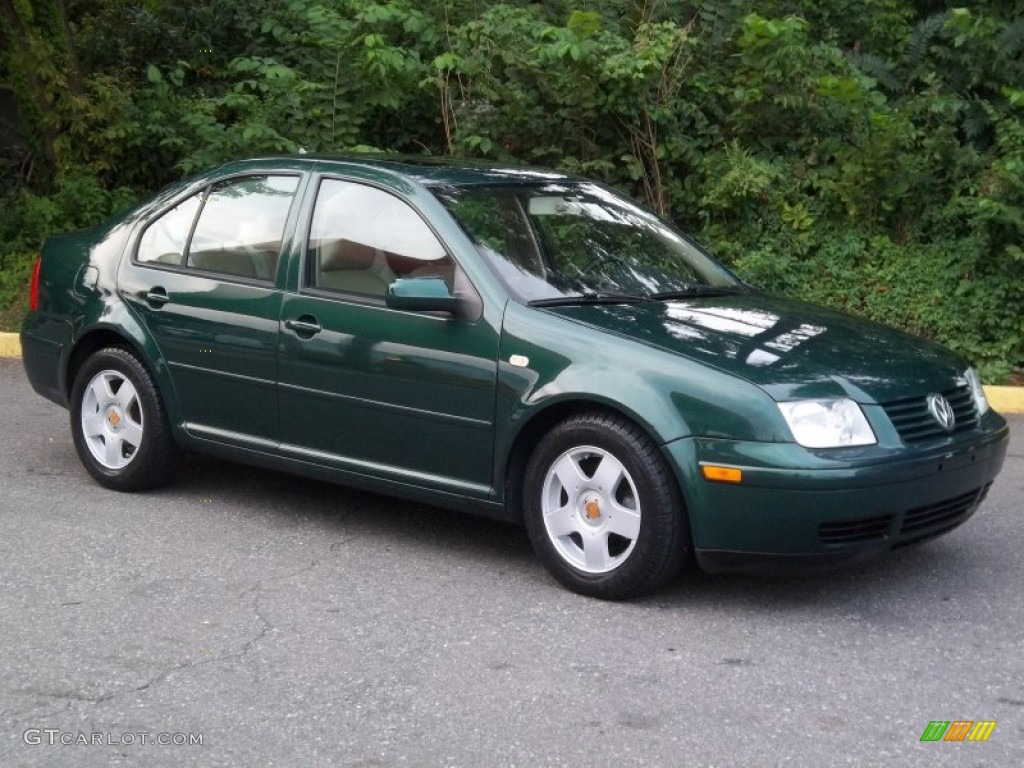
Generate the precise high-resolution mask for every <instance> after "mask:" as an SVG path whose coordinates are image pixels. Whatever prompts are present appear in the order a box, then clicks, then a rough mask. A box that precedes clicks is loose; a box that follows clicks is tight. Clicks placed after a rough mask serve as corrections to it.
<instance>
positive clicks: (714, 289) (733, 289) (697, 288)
mask: <svg viewBox="0 0 1024 768" xmlns="http://www.w3.org/2000/svg"><path fill="white" fill-rule="evenodd" d="M753 292H754V289H753V288H751V287H750V286H747V285H691V286H690V287H689V288H684V289H683V290H681V291H658V292H657V293H652V294H651V295H650V296H649V298H651V299H654V300H655V301H664V300H666V299H692V298H694V297H700V296H733V295H736V294H739V293H753Z"/></svg>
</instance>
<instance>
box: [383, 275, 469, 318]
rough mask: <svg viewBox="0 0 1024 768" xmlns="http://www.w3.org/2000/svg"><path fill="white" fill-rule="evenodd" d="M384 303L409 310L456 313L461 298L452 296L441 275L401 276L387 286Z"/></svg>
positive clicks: (459, 306) (460, 303) (458, 309)
mask: <svg viewBox="0 0 1024 768" xmlns="http://www.w3.org/2000/svg"><path fill="white" fill-rule="evenodd" d="M384 304H385V305H386V306H388V307H391V308H392V309H405V310H408V311H410V312H449V313H451V314H453V315H458V314H459V313H460V310H461V309H462V300H461V299H459V298H458V297H457V296H452V292H451V291H450V290H448V283H446V282H445V281H444V278H441V277H401V278H399V279H397V280H395V281H394V282H393V283H391V285H389V286H388V292H387V294H386V295H385V296H384Z"/></svg>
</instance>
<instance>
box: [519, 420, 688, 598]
mask: <svg viewBox="0 0 1024 768" xmlns="http://www.w3.org/2000/svg"><path fill="white" fill-rule="evenodd" d="M609 457H610V459H611V461H609V462H608V463H607V464H606V459H608V458H609ZM556 468H557V469H559V470H560V472H561V474H560V473H559V472H556ZM567 472H568V473H575V474H572V475H571V476H572V478H574V479H575V480H578V481H579V482H578V483H575V484H573V486H572V488H570V487H569V485H570V483H572V482H573V481H572V480H570V481H569V482H568V483H567V482H563V477H564V476H566V474H565V473H567ZM610 478H611V482H610V483H609V482H605V481H607V480H609V479H610ZM605 486H609V487H607V488H605ZM545 510H547V513H548V514H547V517H546V516H545ZM523 512H524V517H525V522H526V528H527V531H528V533H529V535H530V542H531V543H532V544H533V548H534V550H535V551H536V553H537V556H538V557H539V558H540V560H541V562H543V563H544V565H545V567H546V568H547V569H548V571H549V572H550V573H551V575H552V576H554V577H555V578H556V579H558V581H560V582H561V583H562V584H563V585H565V586H566V587H568V588H569V589H571V590H573V591H574V592H578V593H580V594H582V595H588V596H590V597H598V598H602V599H606V600H620V599H624V598H630V597H637V596H639V595H642V594H645V593H647V592H650V591H652V590H654V589H657V588H658V587H661V586H663V585H664V584H666V583H667V582H668V581H670V580H671V579H672V578H673V577H675V576H676V575H677V574H678V573H679V571H680V570H681V569H682V567H683V564H684V563H685V562H686V559H687V556H688V554H689V530H688V523H687V518H686V510H685V506H684V504H683V499H682V495H681V494H680V493H679V488H678V486H677V485H676V482H675V478H674V477H673V475H672V472H671V470H670V468H669V466H668V464H667V463H666V461H665V458H664V457H663V456H662V454H661V452H660V451H659V450H658V447H657V446H656V445H655V444H654V443H653V442H652V441H651V439H650V438H649V437H648V436H647V435H646V434H645V433H644V431H643V430H642V429H640V428H639V427H638V426H636V425H635V424H633V423H632V422H630V421H628V420H627V419H625V418H623V417H621V416H617V415H613V414H605V413H583V414H579V415H576V416H573V417H571V418H568V419H566V420H565V421H563V422H561V423H559V424H558V425H557V426H555V427H554V428H553V429H552V430H551V431H550V432H548V433H547V435H545V436H544V438H543V439H542V440H541V441H540V443H539V444H538V445H537V447H536V449H535V450H534V452H533V455H532V456H531V457H530V460H529V462H528V464H527V467H526V473H525V477H524V480H523ZM549 526H550V528H549ZM637 528H638V531H637ZM617 531H621V532H623V535H620V533H619V532H617Z"/></svg>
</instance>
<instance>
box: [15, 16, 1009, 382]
mask: <svg viewBox="0 0 1024 768" xmlns="http://www.w3.org/2000/svg"><path fill="white" fill-rule="evenodd" d="M0 43H2V46H0V83H3V84H6V85H7V86H9V88H10V89H11V91H12V92H13V94H14V97H15V101H16V103H17V107H18V111H19V113H20V125H21V130H20V132H19V133H18V135H17V137H16V138H15V140H14V141H8V142H7V143H8V144H10V146H6V147H0V153H2V155H0V204H2V205H3V207H4V211H5V216H4V217H3V219H2V220H0V259H2V271H0V304H2V305H3V307H4V309H3V311H2V315H0V323H2V324H3V325H5V326H6V327H13V326H14V325H16V323H17V316H18V315H19V314H20V312H21V311H22V309H21V307H23V305H24V298H23V294H24V289H25V282H26V279H27V274H28V273H29V271H30V270H31V264H32V262H33V260H34V258H35V253H36V252H37V251H38V248H39V246H40V244H41V242H42V240H43V239H44V238H45V237H46V236H47V235H49V234H50V233H52V232H55V231H60V230H65V229H68V228H72V227H76V226H84V225H88V224H91V223H94V222H95V221H97V220H99V219H100V218H102V217H103V216H105V215H107V214H109V213H111V212H113V211H114V210H115V209H117V208H119V207H122V206H124V205H125V204H127V203H128V202H130V201H131V200H132V199H134V198H136V197H139V196H143V195H145V194H148V193H150V192H152V191H153V190H154V189H156V188H158V187H160V186H162V185H163V184H165V183H167V182H168V181H170V180H171V179H173V178H176V177H178V176H180V175H182V174H187V173H191V172H194V171H196V170H199V169H201V168H203V167H206V166H210V165H213V164H216V163H219V162H222V161H224V160H227V159H231V158H237V157H241V156H250V155H255V154H260V153H270V152H275V153H276V152H295V151H298V150H299V148H303V149H305V150H308V151H311V152H313V151H317V152H337V151H350V150H366V149H379V150H384V151H398V152H414V153H424V152H429V153H433V154H457V155H464V156H465V155H468V156H479V157H484V158H493V159H496V160H502V161H517V162H529V163H536V164H544V165H553V166H557V167H561V168H564V169H567V170H570V171H576V172H580V173H584V174H587V175H590V176H595V177H599V178H602V179H604V180H605V181H607V182H609V183H611V184H614V185H616V186H619V187H622V188H625V189H627V190H630V191H631V192H632V193H633V194H634V195H635V196H637V197H638V198H642V199H644V200H646V202H647V203H648V204H649V205H650V206H652V207H653V208H655V209H656V210H659V211H661V212H662V213H664V214H665V215H667V216H670V217H671V218H673V219H674V220H675V221H677V223H679V224H680V225H681V226H682V227H683V228H684V229H686V230H688V231H691V232H693V233H695V234H696V235H697V236H698V237H700V238H701V239H702V240H703V241H704V242H706V243H708V244H709V245H710V246H711V247H712V250H714V251H715V252H716V253H717V254H718V255H719V256H720V257H721V258H723V259H724V260H725V261H726V262H728V263H730V264H731V265H732V266H733V267H734V268H735V269H737V270H738V271H739V272H740V273H741V274H742V275H743V276H744V277H745V278H746V279H748V280H750V281H752V282H754V283H757V284H760V285H762V286H763V287H765V288H767V289H769V290H773V291H780V292H785V293H787V294H790V295H796V296H802V297H806V298H808V299H811V300H814V301H819V302H823V303H826V304H830V305H832V306H837V307H841V308H844V309H847V310H850V311H853V312H857V313H861V314H864V315H867V316H870V317H873V318H876V319H879V320H882V321H885V322H888V323H891V324H895V325H898V326H901V327H904V328H908V329H910V330H912V331H915V332H917V333H922V334H925V335H928V336H931V337H934V338H938V339H940V340H942V341H943V342H945V343H946V344H948V345H950V346H952V347H954V348H956V349H958V350H959V351H961V352H962V353H964V354H965V355H966V356H968V357H969V358H971V359H972V360H974V361H975V362H976V363H977V364H978V365H979V367H980V368H981V369H982V371H983V374H984V375H985V377H986V379H987V380H988V381H993V382H994V381H999V380H1002V379H1004V378H1005V377H1007V376H1008V375H1010V373H1011V371H1012V370H1013V369H1014V368H1016V367H1019V366H1020V365H1021V364H1022V363H1024V119H1022V117H1024V3H1022V2H1020V0H1016V1H1012V0H985V1H983V2H978V3H971V4H970V5H969V6H966V5H965V7H962V8H952V9H950V8H948V6H946V5H945V4H939V3H934V2H914V3H912V2H909V0H864V2H861V3H853V4H841V3H827V2H822V1H821V0H805V1H804V2H793V1H792V0H760V1H759V2H756V3H755V2H752V1H751V0H725V1H715V2H712V1H711V0H690V1H689V2H672V1H671V0H664V1H663V2H652V0H645V2H637V1H636V0H630V2H625V1H624V0H589V1H587V2H570V1H569V0H556V1H555V2H545V3H543V4H541V3H524V2H481V1H480V0H474V1H473V2H469V1H468V0H447V1H442V0H424V1H422V2H412V0H396V1H395V2H374V1H372V0H319V1H318V0H207V2H203V3H187V4H186V3H170V2H166V1H165V0H144V2H137V0H131V2H129V0H34V2H31V3H30V2H27V0H0Z"/></svg>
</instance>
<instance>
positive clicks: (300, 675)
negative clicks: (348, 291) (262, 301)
mask: <svg viewBox="0 0 1024 768" xmlns="http://www.w3.org/2000/svg"><path fill="white" fill-rule="evenodd" d="M0 404H2V407H0V484H2V485H0V766H2V767H4V768H6V767H7V766H51V765H52V766H83V767H85V768H88V767H90V766H112V765H117V766H120V765H131V766H136V765H138V766H162V765H167V766H178V765H182V766H204V767H207V766H246V767H247V768H248V767H256V766H303V767H311V766H353V767H354V766H367V767H368V766H468V767H471V768H483V767H486V766H526V767H530V766H581V767H586V768H601V767H602V766H762V765H764V766H774V765H793V766H831V765H836V766H845V765H857V766H860V765H863V766H875V765H879V764H883V763H884V764H889V765H894V766H912V765H922V766H934V765H957V766H961V765H962V766H1014V767H1016V766H1021V765H1024V592H1022V585H1024V554H1022V547H1024V418H1021V417H1014V419H1013V421H1012V425H1011V429H1012V432H1013V442H1012V445H1011V448H1010V454H1011V455H1010V456H1009V458H1008V459H1007V464H1006V467H1005V469H1004V471H1003V474H1002V475H1001V476H1000V478H999V479H998V480H997V481H996V484H995V485H994V486H993V488H992V491H991V493H990V494H989V497H988V500H987V501H986V502H985V504H984V505H983V506H982V508H981V510H979V512H978V513H977V514H976V515H975V516H974V517H973V518H972V519H971V520H969V521H968V522H967V523H966V524H965V525H964V526H962V527H961V528H959V529H958V530H956V531H955V532H953V533H951V534H950V535H948V536H945V537H943V538H941V539H939V540H937V541H934V542H931V543H929V544H926V545H923V546H919V547H914V548H910V549H907V550H902V551H899V552H896V553H894V554H892V555H891V556H889V557H887V558H885V559H883V560H881V561H877V562H875V563H871V564H868V565H864V566H860V567H857V568H853V569H850V570H845V571H840V572H838V573H832V574H827V575H816V576H804V577H800V578H779V579H754V578H743V577H723V576H717V577H712V576H706V575H703V574H700V573H697V572H694V571H692V570H691V571H690V572H688V573H687V574H685V575H684V576H683V577H682V578H681V579H680V580H679V581H678V582H677V583H675V584H674V585H673V586H672V587H670V588H669V589H667V590H664V591H662V592H659V593H658V594H656V595H654V596H652V597H649V598H646V599H644V600H640V601H636V602H632V603H604V602H600V601H596V600H590V599H585V598H582V597H579V596H576V595H574V594H571V593H569V592H567V591H565V590H564V589H562V588H561V587H559V586H558V585H557V584H556V583H555V582H554V581H553V580H552V579H551V578H549V577H548V576H547V574H546V573H545V571H544V570H543V568H542V567H541V566H540V564H539V563H538V562H537V560H536V559H535V558H534V556H533V554H532V552H531V550H530V547H529V544H528V542H527V539H526V535H525V533H524V532H523V531H522V530H521V529H519V528H516V527H513V526H508V525H503V524H499V523H494V522H490V521H487V520H482V519H476V518H472V517H469V516H462V515H459V514H456V513H452V512H447V511H443V510H438V509H434V508H431V507H426V506H422V505H417V504H410V503H406V502H400V501H395V500H391V499H388V498H384V497H380V496H375V495H371V494H365V493H358V492H354V491H350V490H347V489H345V488H342V487H338V486H332V485H328V484H323V483H316V482H312V481H309V480H304V479H300V478H294V477H290V476H287V475H283V474H277V473H273V472H268V471H265V470H259V469H253V468H248V467H243V466H239V465H233V464H228V463H225V462H221V461H214V460H209V459H205V458H193V459H191V460H190V461H189V463H188V464H187V465H186V467H185V468H184V469H183V471H182V473H181V476H180V478H179V480H178V481H177V482H176V483H175V484H173V485H171V486H169V487H167V488H165V489H162V490H160V491H157V492H151V493H146V494H138V495H122V494H116V493H113V492H110V491H106V490H104V489H102V488H100V487H99V486H97V485H96V484H95V483H94V482H92V481H91V480H90V478H89V477H88V476H87V475H86V473H85V471H84V470H83V469H82V468H81V466H80V465H79V463H78V460H77V457H76V456H75V452H74V448H73V447H72V444H71V438H70V434H69V428H68V416H67V413H66V412H65V411H64V410H62V409H60V408H59V407H57V406H55V405H53V404H51V403H49V402H48V401H45V400H43V399H42V398H40V397H38V396H37V395H35V394H34V393H33V392H32V391H31V390H30V388H29V386H28V384H27V383H26V381H25V379H24V376H23V374H22V371H21V363H20V361H18V360H0ZM936 720H939V721H958V720H973V721H980V720H986V721H995V722H996V726H995V729H994V730H993V731H992V733H991V736H990V737H989V739H988V741H986V742H966V741H965V742H922V741H921V740H920V739H921V736H922V734H923V733H924V731H925V729H926V728H927V727H928V725H929V723H930V722H931V721H936ZM157 740H161V741H167V742H170V743H168V744H157V743H155V742H156V741H157ZM197 741H201V743H195V742H197ZM63 742H70V743H63ZM182 742H184V743H182ZM189 742H192V743H189Z"/></svg>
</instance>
